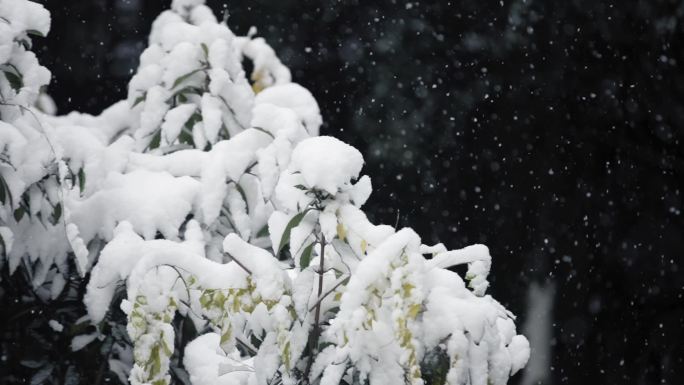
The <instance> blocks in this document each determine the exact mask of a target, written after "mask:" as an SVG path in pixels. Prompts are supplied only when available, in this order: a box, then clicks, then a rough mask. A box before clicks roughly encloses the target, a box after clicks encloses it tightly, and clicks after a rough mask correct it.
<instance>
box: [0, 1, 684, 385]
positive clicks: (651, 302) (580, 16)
mask: <svg viewBox="0 0 684 385" xmlns="http://www.w3.org/2000/svg"><path fill="white" fill-rule="evenodd" d="M43 3H44V4H45V5H46V7H47V8H48V9H49V10H50V11H51V12H52V17H53V26H52V31H51V32H50V35H49V36H48V38H47V39H42V40H40V41H37V42H36V47H37V48H36V49H35V50H36V51H37V53H38V56H39V58H40V61H41V62H42V64H43V65H45V66H47V67H48V68H49V69H50V70H51V71H52V74H53V80H52V84H51V86H50V89H49V92H50V93H51V94H52V96H53V97H54V98H55V101H56V102H57V105H58V108H59V111H60V112H62V113H65V112H68V111H71V110H79V111H83V112H90V113H99V112H100V111H101V110H102V109H103V108H105V107H107V106H108V105H110V104H112V103H114V102H116V101H118V100H120V99H122V98H125V95H126V86H127V82H128V80H129V78H130V76H131V74H132V73H133V72H134V71H135V69H136V67H137V60H138V55H139V54H140V53H141V52H142V50H143V49H144V48H145V46H146V35H147V33H148V32H149V29H150V24H151V22H152V20H153V18H154V17H155V16H156V15H157V14H158V13H159V12H161V11H162V10H163V9H165V8H166V7H168V4H167V2H165V1H147V0H145V1H143V0H87V1H86V0H84V1H61V0H46V1H43ZM208 4H209V5H210V6H211V7H212V8H213V9H214V10H215V12H217V14H224V13H225V14H226V15H227V16H228V23H229V25H230V26H231V28H232V29H233V30H234V32H235V33H236V34H240V35H244V34H246V33H247V31H248V29H249V27H250V26H256V27H257V28H258V35H259V36H263V37H265V38H266V39H267V40H268V41H269V42H270V43H271V44H272V45H273V46H274V48H275V49H276V51H277V52H278V53H279V55H280V57H281V59H282V60H283V62H284V63H285V64H286V65H288V66H289V67H290V68H291V70H292V73H293V77H294V80H295V81H297V82H299V83H301V84H302V85H304V86H305V87H307V88H308V89H309V90H311V92H312V93H313V94H314V96H315V97H316V99H317V100H318V102H319V104H320V106H321V109H322V113H323V117H324V120H325V122H326V123H325V126H324V128H323V134H327V135H334V136H336V137H338V138H341V139H342V140H344V141H346V142H348V143H351V144H353V145H355V146H356V147H358V148H359V150H360V151H361V152H362V153H363V154H364V156H365V159H366V167H365V173H367V174H369V175H370V176H371V177H372V180H373V184H374V189H375V191H374V193H373V196H372V198H371V200H370V201H369V203H368V204H367V205H366V210H367V212H368V213H370V216H371V217H372V218H373V219H375V220H376V221H378V222H384V223H390V224H394V223H395V222H398V223H399V224H400V225H408V226H412V227H414V228H415V229H416V230H417V231H418V232H419V233H420V234H421V235H422V236H423V239H424V242H426V243H434V242H437V241H440V242H443V243H445V244H446V245H447V246H448V247H449V248H459V247H463V246H466V245H468V244H471V243H485V244H486V245H488V246H489V248H490V251H491V253H492V255H493V257H494V266H493V277H492V288H491V289H490V290H491V292H492V294H493V295H494V296H495V297H496V298H497V299H499V300H500V301H502V303H503V304H504V305H506V306H507V307H508V308H509V309H511V310H512V311H513V312H514V313H516V314H518V315H519V319H518V321H519V324H520V325H523V324H525V322H527V321H528V320H529V319H532V318H534V317H541V318H540V319H547V320H548V322H551V324H550V325H549V327H550V328H551V329H550V330H551V334H550V335H549V336H548V338H545V339H544V341H543V342H544V345H545V347H546V348H548V349H549V350H548V351H546V352H545V351H544V349H541V350H540V349H536V350H535V351H533V360H535V359H538V357H540V355H542V356H543V355H547V354H548V357H547V358H548V363H547V361H545V360H543V359H542V360H541V361H539V362H542V363H543V366H545V367H546V372H545V373H543V374H542V376H541V377H540V378H541V379H542V381H541V383H545V384H661V383H662V384H681V383H684V344H683V343H682V341H684V299H683V298H682V295H683V294H684V274H682V272H681V271H680V269H682V268H683V266H682V254H683V252H684V239H683V238H684V223H683V219H682V210H683V209H684V207H683V201H682V193H683V191H682V190H683V188H684V146H683V143H682V135H684V24H683V23H684V3H683V2H681V1H674V0H648V1H647V0H642V1H633V0H625V1H595V0H594V1H585V0H558V1H551V0H546V1H542V0H502V1H498V0H497V1H494V0H492V1H481V0H455V1H446V0H443V1H410V2H404V1H389V0H388V1H354V0H349V1H332V0H326V1H324V0H318V1H314V0H300V1H295V0H280V1H271V0H257V1H237V0H236V1H230V2H224V1H208ZM7 282H11V281H7V280H3V285H5V284H6V283H7ZM534 283H538V284H539V285H541V287H546V288H547V289H546V290H547V293H551V291H550V290H552V289H551V288H553V287H555V292H554V293H555V294H553V307H552V308H551V313H550V317H546V318H545V317H544V315H541V314H538V313H539V311H540V310H539V309H542V310H543V309H544V307H541V308H536V309H537V310H534V311H532V312H528V307H529V306H530V305H531V303H530V301H529V300H528V292H529V288H530V286H531V285H533V284H534ZM10 293H11V290H7V288H3V290H2V292H0V296H2V297H4V298H2V301H1V302H2V303H3V305H7V304H9V302H11V301H12V299H11V298H12V297H11V296H10ZM5 309H8V308H7V307H5ZM37 309H38V310H37V311H40V306H38V308H37ZM533 309H534V307H533ZM546 309H549V308H548V307H546ZM4 312H5V310H3V313H4ZM11 315H12V314H7V315H3V317H2V318H3V319H4V322H5V325H4V326H3V327H4V328H11V327H13V326H12V325H14V324H12V323H11V322H10V321H8V319H9V318H10V316H11ZM12 322H14V323H16V320H14V321H12ZM543 323H544V322H542V321H540V322H537V323H536V324H535V323H532V324H531V325H533V326H532V327H533V328H534V327H537V326H539V325H542V326H543ZM15 326H16V325H15ZM531 331H532V332H534V331H535V330H531ZM541 335H542V336H543V334H541ZM10 351H11V352H12V353H13V354H21V353H20V352H21V351H22V350H21V347H17V346H14V348H13V350H12V349H11V350H10ZM535 354H536V357H537V358H535ZM0 366H1V365H0ZM93 370H94V371H95V370H98V368H97V367H95V368H93ZM1 371H2V370H0V372H1ZM523 377H524V376H520V375H518V376H516V377H515V378H514V379H513V380H512V382H514V383H521V382H526V383H530V382H531V380H532V379H530V378H527V379H523Z"/></svg>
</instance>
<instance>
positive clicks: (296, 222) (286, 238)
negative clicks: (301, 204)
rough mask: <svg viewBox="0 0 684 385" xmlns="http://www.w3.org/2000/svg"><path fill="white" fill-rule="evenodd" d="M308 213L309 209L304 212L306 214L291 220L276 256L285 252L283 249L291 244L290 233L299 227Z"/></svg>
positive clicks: (302, 213)
mask: <svg viewBox="0 0 684 385" xmlns="http://www.w3.org/2000/svg"><path fill="white" fill-rule="evenodd" d="M308 211H309V210H308V209H307V210H304V212H301V213H299V214H297V215H295V216H294V217H292V219H290V222H288V223H287V226H285V231H283V235H282V237H281V238H280V244H279V245H278V251H277V252H276V256H278V255H280V252H281V251H283V249H284V248H285V246H286V245H287V244H288V243H290V233H291V232H292V229H293V228H295V227H296V226H297V225H299V223H300V222H301V221H302V219H304V215H306V213H307V212H308Z"/></svg>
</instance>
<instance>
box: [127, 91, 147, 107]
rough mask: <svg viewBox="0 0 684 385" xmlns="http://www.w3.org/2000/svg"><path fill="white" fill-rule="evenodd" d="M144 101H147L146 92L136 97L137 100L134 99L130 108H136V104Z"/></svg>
mask: <svg viewBox="0 0 684 385" xmlns="http://www.w3.org/2000/svg"><path fill="white" fill-rule="evenodd" d="M145 99H147V92H146V93H144V94H142V95H140V96H138V97H137V98H135V101H134V102H133V105H132V106H131V108H133V107H135V106H137V105H138V104H140V103H142V102H144V101H145Z"/></svg>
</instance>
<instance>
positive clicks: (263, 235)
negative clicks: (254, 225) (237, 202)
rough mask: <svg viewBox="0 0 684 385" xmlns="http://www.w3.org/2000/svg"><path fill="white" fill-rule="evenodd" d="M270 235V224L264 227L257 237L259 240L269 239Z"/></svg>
mask: <svg viewBox="0 0 684 385" xmlns="http://www.w3.org/2000/svg"><path fill="white" fill-rule="evenodd" d="M269 234H270V233H269V232H268V224H265V225H264V227H262V228H261V230H259V232H258V233H257V235H256V236H257V238H261V237H268V235H269Z"/></svg>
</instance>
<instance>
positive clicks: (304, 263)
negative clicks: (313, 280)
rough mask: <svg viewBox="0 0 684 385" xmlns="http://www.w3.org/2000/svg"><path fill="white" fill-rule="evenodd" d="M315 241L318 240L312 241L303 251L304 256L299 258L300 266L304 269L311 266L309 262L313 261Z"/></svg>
mask: <svg viewBox="0 0 684 385" xmlns="http://www.w3.org/2000/svg"><path fill="white" fill-rule="evenodd" d="M315 243H316V242H311V244H310V245H309V246H307V247H306V248H305V249H304V251H302V257H301V258H300V259H299V266H300V267H301V269H302V270H304V269H306V268H307V267H309V264H310V263H311V254H312V251H313V247H314V244H315Z"/></svg>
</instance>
